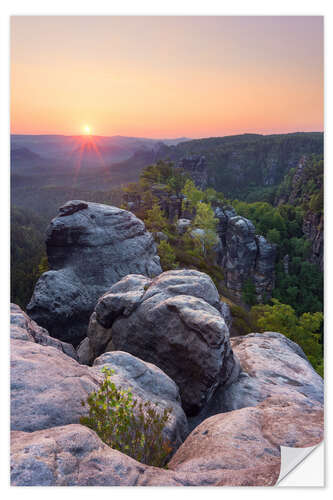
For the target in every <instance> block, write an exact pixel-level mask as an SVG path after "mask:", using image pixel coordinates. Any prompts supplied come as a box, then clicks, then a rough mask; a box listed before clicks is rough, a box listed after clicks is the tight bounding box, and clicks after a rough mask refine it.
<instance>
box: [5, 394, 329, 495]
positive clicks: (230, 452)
mask: <svg viewBox="0 0 333 500" xmlns="http://www.w3.org/2000/svg"><path fill="white" fill-rule="evenodd" d="M322 429H323V410H322V408H321V406H320V405H311V404H310V405H309V404H308V402H307V401H306V398H304V397H303V398H302V396H300V397H299V398H298V400H297V401H296V402H295V403H290V402H286V401H285V400H283V399H280V398H276V399H274V398H270V399H268V400H267V401H265V402H264V403H261V404H260V405H258V406H257V407H256V408H244V409H242V410H236V411H232V412H230V413H225V414H220V415H216V416H214V417H211V418H209V419H207V420H206V421H204V422H203V423H202V424H201V425H200V426H199V427H197V428H196V429H195V430H194V431H193V432H192V433H191V435H190V436H189V437H188V438H187V439H186V441H185V442H184V444H183V445H182V446H181V447H180V448H179V450H178V451H177V452H176V454H175V455H174V456H173V458H172V459H171V461H170V462H169V464H168V469H169V470H165V469H159V468H156V467H150V466H147V465H143V464H141V463H139V462H137V461H136V460H133V459H132V458H130V457H128V456H127V455H124V454H123V453H120V452H118V451H116V450H113V449H112V448H109V447H108V446H106V445H105V444H104V443H102V441H101V440H100V439H99V438H98V436H97V435H96V434H95V433H94V432H93V431H91V430H90V429H88V428H86V427H83V426H81V425H67V426H64V427H53V428H52V429H46V430H43V431H37V432H33V433H25V432H20V431H15V432H12V436H11V438H12V443H11V484H12V485H13V486H74V485H76V486H272V485H274V484H275V483H276V481H277V479H278V476H279V473H280V446H281V445H283V446H290V439H291V436H292V437H293V440H294V443H295V446H299V447H302V446H312V445H314V444H317V443H319V442H320V441H321V439H322Z"/></svg>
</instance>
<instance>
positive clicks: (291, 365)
mask: <svg viewBox="0 0 333 500" xmlns="http://www.w3.org/2000/svg"><path fill="white" fill-rule="evenodd" d="M183 273H184V274H183V275H180V276H179V275H178V274H177V272H173V274H172V272H170V273H163V274H162V275H161V276H160V277H159V278H157V279H155V280H150V279H148V278H146V277H144V276H134V277H133V276H129V277H128V278H125V279H123V280H121V281H120V282H119V283H117V284H116V285H114V287H113V288H114V289H113V297H110V296H109V295H110V294H106V295H105V296H104V297H103V298H104V300H105V302H104V304H103V302H102V301H101V302H100V303H99V304H100V308H101V309H100V312H99V313H98V312H97V311H96V317H98V314H100V317H101V318H102V321H103V322H104V324H106V323H108V322H109V321H110V322H112V329H113V325H115V324H116V323H117V321H118V320H121V319H130V318H131V317H132V316H133V314H135V313H136V312H137V311H138V310H139V309H140V307H141V306H142V304H144V303H145V302H148V303H150V307H147V308H146V313H147V321H150V323H149V326H151V325H154V324H156V320H157V319H159V320H160V322H161V324H162V327H163V329H164V337H162V336H161V335H159V331H158V330H157V329H155V332H154V333H155V335H156V344H155V349H156V351H153V352H158V354H159V355H160V356H161V359H166V358H163V355H164V353H166V352H168V348H169V342H168V336H170V335H171V333H172V335H173V339H174V340H175V343H174V344H173V345H174V347H175V349H176V348H177V349H178V350H179V351H180V352H181V351H182V349H184V345H185V342H184V341H182V339H181V335H182V334H183V330H182V329H181V328H179V323H175V321H174V318H173V317H172V316H169V317H166V319H165V320H163V316H164V314H165V308H163V307H162V306H161V304H162V302H164V301H168V299H169V298H171V299H177V298H183V297H187V298H186V303H187V306H186V307H187V308H188V309H189V311H184V310H178V309H177V311H178V314H182V316H181V318H182V319H183V320H184V322H185V325H186V326H187V327H188V328H189V330H188V331H186V334H187V344H188V347H189V348H190V346H191V345H192V344H194V347H195V346H197V347H198V348H200V349H201V350H200V352H198V357H199V354H200V353H201V365H202V368H203V369H204V368H206V367H207V366H208V365H207V363H208V362H210V360H211V359H212V358H211V357H210V353H209V352H208V351H207V349H206V348H205V343H200V341H199V340H198V339H196V338H195V336H194V335H193V332H192V331H191V330H193V329H196V330H195V331H196V332H197V333H199V332H200V334H201V335H204V334H205V336H206V337H207V340H206V342H207V341H208V342H209V343H210V345H211V346H216V345H217V343H218V342H217V334H216V332H218V331H219V330H218V329H216V323H215V316H214V313H212V311H211V309H212V310H213V311H216V313H218V309H219V308H220V305H219V302H218V300H217V299H218V296H216V293H215V291H214V288H213V287H212V284H211V283H210V281H209V278H208V276H206V275H203V276H200V274H201V273H198V272H195V271H192V272H190V271H183ZM187 273H189V275H187ZM192 273H193V274H192ZM163 275H164V276H163ZM126 279H128V283H127V285H126ZM196 283H197V286H196ZM186 292H187V293H191V295H186ZM146 294H147V297H146V296H145V295H146ZM202 296H205V297H206V300H207V302H205V301H204V300H203V299H202ZM107 297H109V298H107ZM138 297H141V298H140V299H138ZM163 297H165V298H163ZM191 298H192V299H196V300H199V301H201V302H200V307H199V308H197V309H196V308H193V304H194V303H193V302H192V301H191V300H190V299H191ZM202 302H205V303H206V305H207V307H208V306H209V307H208V308H205V306H203V305H202ZM171 303H172V302H171ZM146 306H147V304H146ZM173 307H174V306H173V305H172V307H171V311H173ZM210 308H211V309H210ZM156 311H160V312H161V313H162V314H161V315H160V316H159V315H158V314H157V315H156ZM199 315H200V316H199ZM209 315H210V316H209ZM12 316H13V318H12V329H11V334H12V340H11V355H12V367H11V382H12V388H11V396H12V410H11V418H12V434H11V484H12V485H13V486H74V485H77V486H116V485H122V486H134V485H135V486H164V485H165V486H167V485H168V486H208V485H214V486H268V485H274V484H275V483H276V480H277V478H278V476H279V472H280V463H281V458H280V446H289V447H309V446H314V445H316V444H318V443H319V442H320V441H321V440H322V439H323V406H322V399H323V381H322V379H321V377H320V376H319V375H317V374H316V373H315V372H314V370H313V369H312V368H311V366H310V364H309V362H308V361H307V359H306V357H305V355H304V353H303V351H302V350H301V349H300V347H299V346H298V345H297V344H295V343H294V342H291V341H290V340H288V339H287V338H286V337H284V336H283V335H281V334H279V333H272V332H266V333H264V334H250V335H247V336H246V337H239V338H235V339H232V341H231V342H232V347H233V349H234V351H235V352H236V353H237V356H238V357H239V359H240V363H241V368H242V371H241V372H240V373H237V370H235V368H234V370H233V374H231V375H230V376H229V380H228V382H229V385H227V384H226V385H224V386H223V383H221V384H220V386H219V387H218V388H217V390H216V391H215V394H214V396H213V397H212V398H211V399H210V400H209V401H208V404H207V405H206V408H205V409H206V413H205V414H204V413H203V412H202V413H201V415H200V419H199V420H198V421H197V424H198V425H197V426H196V427H195V428H194V429H193V431H192V432H191V434H190V435H189V436H188V437H187V438H186V439H185V441H184V442H183V444H181V446H180V447H179V448H178V449H177V451H176V452H175V454H174V455H173V456H172V458H171V460H170V461H169V463H168V464H167V469H161V468H156V467H151V466H148V465H144V464H142V463H139V462H137V461H136V460H134V459H132V458H130V457H129V456H127V455H125V454H123V453H120V452H119V451H116V450H113V449H112V448H110V447H108V446H107V445H106V444H104V443H103V442H102V441H101V440H100V439H99V437H98V436H97V435H96V433H95V432H93V431H92V430H91V429H89V428H87V427H84V426H82V425H79V424H78V423H77V422H78V419H79V416H80V415H82V414H83V413H84V408H82V407H81V404H80V403H81V400H82V399H85V398H86V396H87V394H88V393H90V392H91V391H92V390H95V389H96V387H97V384H98V383H99V381H100V380H101V379H102V375H101V372H100V370H101V368H102V367H109V368H112V369H113V370H114V371H115V373H114V374H113V379H114V382H115V383H116V385H117V386H118V387H120V388H131V391H132V392H133V396H134V398H137V399H138V400H139V401H142V402H145V401H152V402H158V403H159V405H160V406H161V409H163V408H167V407H170V408H171V409H172V415H171V419H170V421H169V423H168V426H167V428H166V429H165V435H166V437H168V438H169V439H172V440H173V441H174V443H175V444H176V446H179V444H180V443H181V442H182V441H183V439H184V437H186V434H187V422H186V418H185V415H184V412H183V410H182V408H181V406H180V398H179V391H178V388H177V385H176V384H175V382H173V381H172V380H171V379H170V378H169V377H168V376H167V375H165V373H163V372H162V371H161V369H159V368H157V367H156V366H154V365H152V364H150V363H147V362H144V361H142V360H140V359H138V358H136V357H134V356H132V355H131V354H129V353H126V352H119V351H113V352H107V353H105V354H102V355H101V356H100V357H98V358H97V359H96V360H95V363H94V366H93V367H87V366H82V365H80V364H79V363H77V362H76V361H75V360H74V359H73V358H71V357H70V355H67V354H65V353H64V352H63V350H62V346H61V345H59V344H61V342H59V341H56V342H55V344H52V345H51V344H48V343H47V340H46V337H47V336H48V335H47V332H46V331H45V330H43V329H40V330H41V331H39V327H38V325H36V324H35V323H34V322H32V321H31V320H30V319H29V318H28V317H27V316H26V315H25V314H24V313H22V311H20V310H19V308H17V307H13V309H12ZM198 316H199V319H198ZM200 318H201V322H200ZM136 319H137V320H138V319H140V315H138V316H136ZM167 319H169V321H170V328H168V325H167V322H166V320H167ZM219 321H220V322H221V319H220V320H219ZM195 324H197V326H195ZM222 325H223V323H222ZM137 326H140V322H138V323H136V322H135V321H133V323H131V324H130V325H129V329H133V330H134V329H135V328H136V327H137ZM172 329H177V330H178V333H179V334H180V337H179V338H177V332H176V331H173V332H172ZM37 334H38V335H39V338H40V339H42V343H38V340H36V338H37V336H38V335H37ZM112 335H113V332H112ZM52 340H54V339H51V341H52ZM179 340H181V341H180V342H179ZM141 342H142V343H143V344H144V345H143V348H146V349H151V348H154V337H153V336H152V335H151V334H150V331H149V328H147V329H146V338H144V337H143V336H142V337H141ZM228 343H229V340H228ZM157 347H158V349H157ZM188 352H189V355H192V354H193V353H192V352H191V350H190V349H189V351H188ZM227 352H229V356H230V353H231V352H232V351H231V350H230V345H229V346H228V345H227V344H226V342H224V351H223V352H222V353H221V352H219V354H218V356H219V358H223V356H224V361H226V359H225V357H226V353H227ZM69 354H70V353H69ZM216 354H217V351H216ZM174 355H175V356H176V351H174ZM169 359H170V361H169V363H170V364H171V366H172V362H173V360H172V358H169ZM190 361H192V362H194V363H195V362H196V363H197V364H199V362H198V360H197V359H194V358H192V359H191V360H190ZM187 366H188V364H187V363H185V362H184V368H185V369H184V371H183V372H182V374H183V377H184V380H185V377H189V378H188V379H187V383H188V385H190V384H191V385H192V384H193V385H194V386H196V385H197V379H196V378H195V376H193V377H191V375H192V374H191V373H188V372H187V371H186V369H187ZM212 366H214V365H212ZM179 373H180V371H179ZM194 375H195V373H194ZM205 380H207V379H205ZM195 395H196V392H195V391H194V396H195ZM218 398H220V399H218ZM218 401H220V406H218V404H217V403H218ZM213 403H214V404H215V410H218V411H217V412H216V413H217V414H215V415H213V416H211V417H210V418H206V416H207V417H209V412H208V411H207V407H209V405H212V404H213ZM211 408H212V406H211ZM193 422H194V421H193V419H192V422H191V425H192V427H194V426H193Z"/></svg>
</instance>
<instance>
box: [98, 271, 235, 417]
mask: <svg viewBox="0 0 333 500" xmlns="http://www.w3.org/2000/svg"><path fill="white" fill-rule="evenodd" d="M96 326H97V328H96ZM100 327H102V328H103V329H104V332H103V330H102V329H101V328H100ZM88 337H89V340H90V345H91V348H92V351H93V355H99V354H100V353H101V352H103V351H104V350H107V349H110V347H112V348H114V349H117V350H122V351H127V352H130V353H131V354H133V355H135V356H137V357H139V358H141V359H144V360H145V361H149V362H151V363H154V364H156V365H157V366H159V367H160V368H161V369H162V370H163V371H165V372H166V373H167V374H168V375H169V376H170V377H171V378H172V379H173V380H174V381H175V382H176V383H177V385H178V386H179V389H180V394H181V399H182V403H183V407H184V409H185V411H186V413H188V414H195V413H197V412H198V411H199V410H200V408H201V407H202V406H203V405H204V404H205V402H206V401H207V400H209V398H210V396H211V395H212V393H213V392H214V390H215V389H216V387H217V386H218V385H219V384H225V383H227V382H228V381H229V379H230V377H234V376H235V371H236V372H237V366H238V365H237V363H236V364H235V359H234V356H233V354H232V351H231V349H230V342H229V330H228V327H227V326H226V323H225V321H224V319H223V317H222V315H221V304H220V300H219V295H218V292H217V289H216V287H215V285H214V283H213V281H212V280H211V278H210V277H209V276H208V275H206V274H204V273H200V272H199V271H194V270H180V271H167V272H165V273H162V274H161V275H160V276H158V277H157V278H155V279H153V280H151V279H149V278H146V277H144V276H139V275H129V276H127V277H126V278H123V279H122V280H121V281H120V282H119V283H116V284H115V285H114V286H113V287H112V288H111V289H110V290H109V292H107V293H106V294H105V295H104V296H103V297H101V298H100V300H99V301H98V303H97V305H96V308H95V316H93V317H92V319H91V323H90V328H89V331H88ZM110 342H112V346H110ZM107 346H109V347H107ZM189 381H191V382H190V383H189Z"/></svg>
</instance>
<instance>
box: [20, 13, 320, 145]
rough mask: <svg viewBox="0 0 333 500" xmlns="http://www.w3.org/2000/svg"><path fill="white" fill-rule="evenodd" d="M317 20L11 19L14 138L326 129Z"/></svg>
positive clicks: (203, 18) (297, 17) (200, 135)
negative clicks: (44, 135) (57, 135)
mask: <svg viewBox="0 0 333 500" xmlns="http://www.w3.org/2000/svg"><path fill="white" fill-rule="evenodd" d="M323 114H324V112H323V18H322V17H320V16H316V17H301V16H293V17H290V16H289V17H288V16H287V17H279V16H274V17H269V16H262V17H256V16H244V17H232V16H231V17H228V16H216V17H209V16H206V17H191V16H185V17H180V16H179V17H161V16H160V17H146V16H120V17H117V16H98V17H91V16H87V17H80V16H62V17H59V16H38V17H37V16H13V17H12V18H11V133H16V134H65V135H77V134H83V133H89V132H91V133H92V134H94V135H105V136H111V135H126V136H135V137H151V138H175V137H182V136H185V137H191V138H198V137H212V136H223V135H233V134H239V133H263V134H273V133H287V132H295V131H322V130H323Z"/></svg>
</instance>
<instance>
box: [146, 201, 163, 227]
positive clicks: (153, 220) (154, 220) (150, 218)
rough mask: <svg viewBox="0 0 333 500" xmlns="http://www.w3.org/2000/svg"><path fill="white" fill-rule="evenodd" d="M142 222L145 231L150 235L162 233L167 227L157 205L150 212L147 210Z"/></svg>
mask: <svg viewBox="0 0 333 500" xmlns="http://www.w3.org/2000/svg"><path fill="white" fill-rule="evenodd" d="M144 221H145V224H146V227H147V229H148V230H149V231H151V232H152V233H157V232H158V231H163V230H165V229H166V227H167V225H168V221H167V220H166V218H165V217H164V215H163V212H162V210H161V208H160V206H159V205H158V204H157V203H155V204H154V205H153V207H152V208H151V209H150V210H147V212H146V215H145V218H144Z"/></svg>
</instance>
